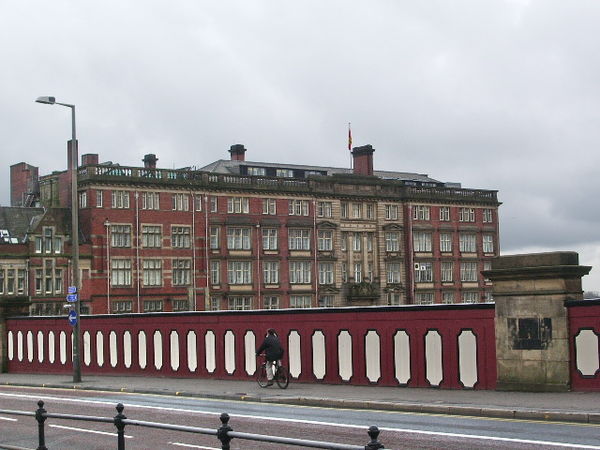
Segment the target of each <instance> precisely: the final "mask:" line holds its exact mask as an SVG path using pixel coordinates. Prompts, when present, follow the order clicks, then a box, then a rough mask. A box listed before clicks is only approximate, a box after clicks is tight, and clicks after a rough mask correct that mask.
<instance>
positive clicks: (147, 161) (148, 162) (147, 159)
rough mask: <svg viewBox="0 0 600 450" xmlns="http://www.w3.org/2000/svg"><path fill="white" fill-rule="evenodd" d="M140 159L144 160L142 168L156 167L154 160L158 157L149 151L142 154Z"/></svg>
mask: <svg viewBox="0 0 600 450" xmlns="http://www.w3.org/2000/svg"><path fill="white" fill-rule="evenodd" d="M142 161H144V168H146V169H156V161H158V158H157V157H156V155H155V154H154V153H149V154H147V155H144V159H142Z"/></svg>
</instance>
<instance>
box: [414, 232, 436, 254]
mask: <svg viewBox="0 0 600 450" xmlns="http://www.w3.org/2000/svg"><path fill="white" fill-rule="evenodd" d="M431 239H432V236H431V232H429V231H415V232H413V250H414V251H415V252H425V253H431Z"/></svg>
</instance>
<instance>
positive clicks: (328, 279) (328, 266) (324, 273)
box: [319, 261, 334, 284]
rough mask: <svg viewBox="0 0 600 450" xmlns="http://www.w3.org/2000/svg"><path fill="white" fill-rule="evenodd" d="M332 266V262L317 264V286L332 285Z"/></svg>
mask: <svg viewBox="0 0 600 450" xmlns="http://www.w3.org/2000/svg"><path fill="white" fill-rule="evenodd" d="M333 273H334V265H333V263H332V262H329V261H327V262H320V263H319V284H333V282H334V276H333Z"/></svg>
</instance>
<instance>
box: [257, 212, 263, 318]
mask: <svg viewBox="0 0 600 450" xmlns="http://www.w3.org/2000/svg"><path fill="white" fill-rule="evenodd" d="M260 249H261V245H260V223H257V224H256V283H257V286H258V289H257V293H258V298H257V303H258V304H257V305H256V309H262V308H261V307H260V305H262V303H261V301H260V294H261V290H260V280H261V276H260V275H261V271H260Z"/></svg>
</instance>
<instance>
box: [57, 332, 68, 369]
mask: <svg viewBox="0 0 600 450" xmlns="http://www.w3.org/2000/svg"><path fill="white" fill-rule="evenodd" d="M58 348H59V352H60V363H61V364H65V363H66V362H67V333H65V332H64V331H61V332H60V335H59V336H58Z"/></svg>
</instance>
